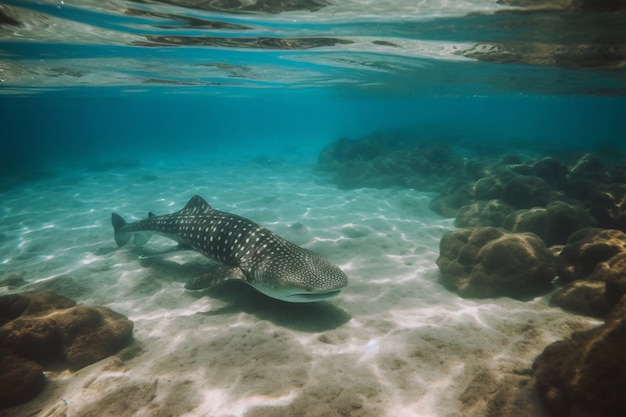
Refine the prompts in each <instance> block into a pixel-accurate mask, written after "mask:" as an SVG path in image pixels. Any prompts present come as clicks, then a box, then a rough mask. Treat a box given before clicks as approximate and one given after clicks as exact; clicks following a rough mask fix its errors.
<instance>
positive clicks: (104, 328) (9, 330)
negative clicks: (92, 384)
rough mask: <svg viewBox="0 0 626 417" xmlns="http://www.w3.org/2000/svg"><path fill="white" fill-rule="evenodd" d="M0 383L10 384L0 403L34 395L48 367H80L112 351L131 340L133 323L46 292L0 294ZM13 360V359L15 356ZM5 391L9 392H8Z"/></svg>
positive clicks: (6, 403)
mask: <svg viewBox="0 0 626 417" xmlns="http://www.w3.org/2000/svg"><path fill="white" fill-rule="evenodd" d="M0 320H1V321H0V324H1V327H0V353H1V355H2V358H3V360H2V362H0V381H3V384H2V387H3V389H2V392H3V395H4V392H5V389H4V387H5V386H6V385H4V382H6V381H12V382H11V384H10V385H11V387H10V388H11V390H13V391H16V390H17V391H19V392H12V394H11V396H10V397H6V398H5V397H4V396H1V397H0V407H6V406H10V405H14V404H17V403H19V402H23V401H28V400H29V399H31V398H33V397H34V396H35V395H36V394H37V393H38V392H39V391H40V390H41V387H43V382H42V381H43V380H44V378H43V374H42V371H43V369H44V368H45V367H46V366H50V365H55V366H58V365H59V364H62V365H64V366H67V367H69V368H70V369H71V370H77V369H80V368H82V367H84V366H86V365H89V364H91V363H94V362H96V361H98V360H100V359H103V358H105V357H107V356H110V355H112V354H114V353H116V352H117V351H118V350H120V349H121V348H123V347H124V346H126V345H127V344H128V343H129V342H130V341H131V339H132V329H133V322H132V321H130V320H128V319H127V318H126V317H125V316H123V315H121V314H118V313H116V312H114V311H113V310H110V309H108V308H106V307H88V306H76V303H75V302H74V301H73V300H71V299H69V298H67V297H63V296H60V295H58V294H55V293H51V292H48V291H39V292H33V293H23V294H11V295H6V296H2V297H0ZM14 358H17V359H14ZM7 395H8V394H7Z"/></svg>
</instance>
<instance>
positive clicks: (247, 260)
mask: <svg viewBox="0 0 626 417" xmlns="http://www.w3.org/2000/svg"><path fill="white" fill-rule="evenodd" d="M111 223H112V225H113V230H114V238H115V242H116V243H117V246H118V247H121V246H124V245H125V244H127V243H128V242H129V241H130V240H131V238H133V239H134V243H135V245H137V246H141V245H144V244H145V243H146V242H147V241H148V239H150V235H151V234H152V233H157V234H159V235H162V236H165V237H167V238H169V239H172V240H174V241H176V242H177V243H178V244H179V248H181V249H191V250H195V251H197V252H200V253H201V254H202V255H204V256H206V257H208V258H210V259H212V260H213V261H215V262H216V263H217V265H216V266H213V267H212V268H210V269H209V270H208V271H207V272H206V273H205V274H203V275H200V276H198V277H195V278H192V279H191V280H190V281H188V282H187V283H186V284H185V288H186V289H188V290H200V289H206V288H212V287H215V286H217V285H221V284H223V283H225V282H229V281H241V282H245V283H247V284H249V285H250V286H252V287H254V288H255V289H256V290H258V291H259V292H261V293H263V294H265V295H267V296H269V297H272V298H276V299H278V300H283V301H288V302H296V303H305V302H314V301H321V300H326V299H328V298H331V297H334V296H336V295H338V294H339V292H340V291H341V290H342V289H343V288H344V287H345V286H346V285H347V284H348V277H347V276H346V274H345V273H344V272H343V271H342V270H341V269H340V268H339V267H337V266H335V265H333V264H332V263H330V262H329V261H328V260H326V259H325V258H323V257H321V256H319V255H317V254H316V253H314V252H312V251H310V250H307V249H304V248H302V247H300V246H297V245H295V244H293V243H291V242H289V241H287V240H285V239H283V238H282V237H280V236H278V235H276V234H275V233H273V232H271V231H270V230H268V229H266V228H265V227H263V226H261V225H259V224H257V223H255V222H253V221H251V220H248V219H246V218H245V217H241V216H238V215H236V214H231V213H227V212H224V211H219V210H216V209H214V208H213V207H211V205H210V204H209V203H207V202H206V201H205V200H204V199H203V198H202V197H200V196H198V195H194V196H193V197H192V198H191V199H190V200H189V202H188V203H187V204H186V205H185V207H184V208H183V209H182V210H180V211H177V212H175V213H171V214H165V215H162V216H157V215H155V214H154V213H152V212H149V213H148V218H147V219H144V220H139V221H136V222H132V223H128V222H126V221H125V220H124V219H123V218H122V217H121V216H120V215H118V214H116V213H112V214H111Z"/></svg>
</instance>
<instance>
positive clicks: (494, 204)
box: [454, 200, 513, 227]
mask: <svg viewBox="0 0 626 417" xmlns="http://www.w3.org/2000/svg"><path fill="white" fill-rule="evenodd" d="M512 212H513V209H512V208H511V206H509V205H508V204H505V203H503V202H502V201H500V200H489V201H477V202H475V203H472V204H468V205H465V206H463V207H461V208H460V209H459V211H458V212H457V214H456V219H455V222H454V224H455V225H456V226H457V227H485V226H493V227H502V226H503V225H504V221H505V219H506V218H507V217H508V216H509V215H510V214H511V213H512Z"/></svg>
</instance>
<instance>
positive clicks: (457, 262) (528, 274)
mask: <svg viewBox="0 0 626 417" xmlns="http://www.w3.org/2000/svg"><path fill="white" fill-rule="evenodd" d="M437 265H438V266H439V269H440V271H441V277H442V282H443V284H444V286H446V287H447V288H448V289H450V290H453V291H456V292H458V294H459V295H461V296H463V297H477V298H485V297H497V296H509V297H512V298H519V299H524V298H528V297H532V296H534V295H538V294H541V293H543V292H545V291H548V290H549V289H550V288H551V283H552V280H553V278H554V277H555V273H556V265H555V260H554V256H553V255H552V253H551V252H550V251H549V250H548V249H547V248H546V246H545V244H544V243H543V241H542V240H541V239H540V238H538V237H537V236H536V235H534V234H531V233H519V234H514V233H508V232H506V231H505V230H504V229H498V228H494V227H484V228H476V229H462V230H458V231H455V232H452V233H450V234H447V235H445V236H444V237H443V238H442V239H441V242H440V256H439V258H438V259H437Z"/></svg>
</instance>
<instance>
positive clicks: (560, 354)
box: [533, 297, 626, 417]
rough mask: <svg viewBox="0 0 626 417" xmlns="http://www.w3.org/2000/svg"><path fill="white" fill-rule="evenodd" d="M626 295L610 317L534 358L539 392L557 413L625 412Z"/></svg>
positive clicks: (595, 416) (601, 416)
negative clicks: (625, 347) (599, 324)
mask: <svg viewBox="0 0 626 417" xmlns="http://www.w3.org/2000/svg"><path fill="white" fill-rule="evenodd" d="M624 346H626V297H622V299H621V301H620V303H619V304H618V305H617V306H616V308H614V309H613V311H612V312H611V314H610V315H609V317H608V318H607V320H606V323H605V324H604V325H602V326H600V327H597V328H595V329H592V330H589V331H584V332H577V333H574V334H573V335H572V336H571V337H570V338H569V339H567V340H562V341H559V342H556V343H553V344H552V345H550V346H548V347H546V349H545V350H544V351H543V353H542V354H541V355H539V356H538V357H537V358H536V359H535V362H534V364H533V373H534V376H535V378H536V387H537V392H538V393H539V397H540V398H541V400H542V401H543V403H544V404H545V405H546V407H547V408H548V410H549V411H550V412H551V413H552V414H553V415H554V416H558V417H569V416H572V417H574V416H576V417H579V416H585V417H606V416H624V415H626V397H624V393H625V392H626V349H624Z"/></svg>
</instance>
